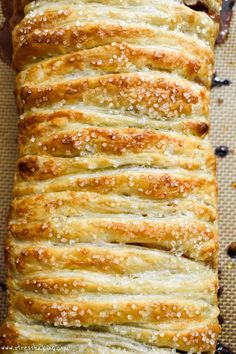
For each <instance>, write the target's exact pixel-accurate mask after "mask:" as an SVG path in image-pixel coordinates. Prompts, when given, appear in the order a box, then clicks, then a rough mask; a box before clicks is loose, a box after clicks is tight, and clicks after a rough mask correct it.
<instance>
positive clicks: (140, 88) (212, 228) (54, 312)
mask: <svg viewBox="0 0 236 354" xmlns="http://www.w3.org/2000/svg"><path fill="white" fill-rule="evenodd" d="M186 2H187V3H188V5H194V4H195V3H196V2H195V1H186ZM186 2H185V1H178V0H168V1H164V0H159V1H156V0H142V1H140V0H97V1H94V0H72V1H71V2H70V4H68V1H65V0H52V1H49V0H38V1H37V2H31V1H27V0H26V1H25V0H19V1H15V10H16V13H20V12H21V13H22V11H23V8H24V6H25V5H27V6H26V7H25V16H24V18H23V20H22V21H21V22H20V23H19V25H18V26H16V28H15V30H14V32H13V44H14V65H15V67H16V68H17V69H19V70H22V69H24V70H23V71H21V72H20V73H19V74H18V76H17V81H16V98H17V104H18V108H19V112H20V114H21V116H20V120H19V137H18V141H19V147H20V148H19V155H20V156H19V160H18V163H17V172H16V175H15V184H14V188H13V194H14V199H13V202H12V206H11V211H10V214H9V221H8V237H7V240H6V259H7V266H8V272H9V276H8V281H7V283H8V288H9V305H10V306H9V313H8V317H7V320H6V321H5V323H4V324H3V326H2V327H1V329H0V347H1V346H12V348H9V347H8V348H5V352H8V353H21V352H24V350H25V351H26V352H28V353H29V354H31V353H32V354H33V353H37V352H40V351H42V348H41V349H40V348H39V347H37V346H40V345H56V346H57V347H56V348H54V349H55V350H56V353H58V354H62V353H63V352H64V351H63V350H64V349H65V348H67V350H69V351H70V352H71V354H78V353H83V354H95V353H96V354H122V353H136V354H141V353H150V354H151V353H152V354H154V353H155V354H157V353H159V354H170V353H172V354H173V353H176V352H177V351H190V352H192V353H206V352H208V353H213V352H214V350H215V347H216V341H217V337H218V334H219V330H220V328H219V324H218V314H219V310H218V306H217V290H218V277H217V263H218V227H217V210H216V197H217V185H216V179H215V159H214V155H213V153H212V149H211V146H210V143H209V137H208V131H209V87H210V84H211V77H212V73H213V65H214V54H213V52H212V48H213V45H214V41H215V38H216V35H217V28H218V26H217V25H216V23H215V22H214V21H213V20H212V18H211V17H210V16H208V15H207V14H206V13H203V12H201V11H196V10H193V9H191V6H189V7H187V6H186ZM202 3H204V4H205V5H206V6H207V7H208V9H209V12H210V13H211V14H212V13H215V14H216V13H217V12H218V11H219V6H220V1H214V0H205V1H202ZM18 345H20V346H27V345H29V346H30V347H29V348H25V349H21V350H20V349H19V348H17V346H18ZM33 345H36V347H37V348H36V347H35V348H34V347H33ZM44 349H45V348H44ZM0 352H1V349H0ZM44 352H45V351H44Z"/></svg>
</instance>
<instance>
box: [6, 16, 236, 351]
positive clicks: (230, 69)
mask: <svg viewBox="0 0 236 354" xmlns="http://www.w3.org/2000/svg"><path fill="white" fill-rule="evenodd" d="M0 23H1V15H0ZM216 56H217V66H216V69H217V73H218V76H219V77H223V78H228V79H230V80H231V82H232V84H231V85H230V86H228V87H221V88H214V89H213V90H212V106H211V108H212V113H211V119H212V128H211V139H212V144H213V146H214V147H217V146H220V145H227V146H228V147H229V149H230V154H229V155H228V156H227V157H226V158H223V159H221V158H217V162H218V163H217V165H218V168H217V170H218V182H219V215H220V243H221V252H220V270H221V274H220V278H221V285H222V287H223V293H222V295H221V297H220V308H221V314H222V316H223V319H224V324H223V325H222V336H221V339H222V342H224V343H225V344H226V345H229V346H230V347H231V348H232V349H234V350H236V260H232V259H231V258H229V257H228V256H227V253H226V250H227V247H228V245H229V244H230V243H231V242H233V241H236V215H235V210H236V188H233V187H232V184H233V183H234V182H235V183H236V14H235V15H234V18H233V22H232V26H231V32H230V36H229V39H228V41H227V42H226V43H225V44H223V45H222V46H220V47H218V48H217V50H216ZM16 135H17V113H16V108H15V103H14V72H13V70H12V69H10V68H9V67H8V66H7V65H5V64H4V63H2V62H1V61H0V143H1V147H0V198H1V199H0V200H1V202H0V321H2V319H3V318H4V316H5V313H6V291H5V289H4V282H5V279H4V278H5V266H4V255H3V239H4V237H5V233H6V220H7V214H8V210H9V205H10V201H11V189H12V183H13V177H14V171H15V162H16V158H17V143H16Z"/></svg>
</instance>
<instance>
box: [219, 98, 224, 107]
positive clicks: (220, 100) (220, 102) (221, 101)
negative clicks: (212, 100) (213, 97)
mask: <svg viewBox="0 0 236 354" xmlns="http://www.w3.org/2000/svg"><path fill="white" fill-rule="evenodd" d="M223 102H224V100H223V99H222V98H218V100H217V103H218V105H219V106H221V105H222V103H223Z"/></svg>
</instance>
